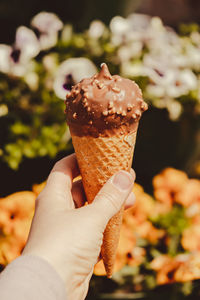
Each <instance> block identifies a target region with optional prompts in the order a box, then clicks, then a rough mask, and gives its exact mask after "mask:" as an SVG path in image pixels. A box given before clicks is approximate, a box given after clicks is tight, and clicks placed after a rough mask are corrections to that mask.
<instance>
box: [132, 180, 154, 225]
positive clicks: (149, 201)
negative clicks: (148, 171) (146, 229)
mask: <svg viewBox="0 0 200 300" xmlns="http://www.w3.org/2000/svg"><path fill="white" fill-rule="evenodd" d="M133 192H134V194H135V203H134V205H133V207H131V208H130V209H129V210H128V212H127V213H126V214H128V215H130V217H131V218H133V217H134V218H135V219H137V220H138V221H144V220H146V219H147V218H148V217H149V216H150V215H151V213H152V211H153V209H154V206H155V201H154V200H153V198H152V197H151V196H149V195H148V194H146V193H145V192H144V190H143V188H142V187H141V186H140V185H139V184H134V188H133ZM126 218H127V219H128V218H129V216H127V215H126Z"/></svg>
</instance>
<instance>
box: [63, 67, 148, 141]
mask: <svg viewBox="0 0 200 300" xmlns="http://www.w3.org/2000/svg"><path fill="white" fill-rule="evenodd" d="M147 108H148V106H147V104H146V103H145V102H144V101H143V99H142V93H141V90H140V88H139V87H138V85H137V84H136V83H135V82H134V81H131V80H129V79H125V78H122V77H120V76H118V75H114V76H111V74H110V72H109V70H108V67H107V65H106V64H102V66H101V70H100V72H99V73H98V74H96V75H94V76H92V77H91V78H86V79H83V80H82V81H81V82H79V83H78V84H76V85H75V86H74V87H73V88H72V90H71V92H70V94H68V95H67V100H66V116H67V122H68V124H69V125H70V130H71V132H72V133H74V134H76V135H78V136H82V135H83V136H87V135H88V136H94V137H98V136H111V135H112V134H115V132H116V130H117V129H118V128H119V130H120V132H122V134H124V133H129V132H130V131H133V130H134V129H137V125H138V121H139V119H140V117H141V115H142V112H143V111H145V110H146V109H147Z"/></svg>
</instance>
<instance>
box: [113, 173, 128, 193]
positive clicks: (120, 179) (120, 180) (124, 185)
mask: <svg viewBox="0 0 200 300" xmlns="http://www.w3.org/2000/svg"><path fill="white" fill-rule="evenodd" d="M112 182H113V184H114V186H116V187H117V188H118V189H120V190H123V191H125V190H128V189H130V187H131V186H132V185H133V177H132V176H131V175H130V174H129V173H128V172H126V171H119V172H118V173H117V174H115V175H114V178H113V180H112Z"/></svg>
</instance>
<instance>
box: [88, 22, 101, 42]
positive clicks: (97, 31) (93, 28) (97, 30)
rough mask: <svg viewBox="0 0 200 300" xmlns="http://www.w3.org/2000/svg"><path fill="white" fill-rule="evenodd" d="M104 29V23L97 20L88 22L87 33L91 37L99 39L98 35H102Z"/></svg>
mask: <svg viewBox="0 0 200 300" xmlns="http://www.w3.org/2000/svg"><path fill="white" fill-rule="evenodd" d="M104 30H105V25H104V23H103V22H101V21H99V20H94V21H92V22H91V23H90V27H89V30H88V35H89V37H91V38H93V39H99V38H100V37H102V35H103V33H104Z"/></svg>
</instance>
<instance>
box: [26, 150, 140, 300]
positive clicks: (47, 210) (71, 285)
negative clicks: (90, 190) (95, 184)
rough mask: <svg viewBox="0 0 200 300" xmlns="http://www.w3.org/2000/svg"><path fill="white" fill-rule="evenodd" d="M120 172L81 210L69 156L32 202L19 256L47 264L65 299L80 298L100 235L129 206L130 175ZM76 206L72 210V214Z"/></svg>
mask: <svg viewBox="0 0 200 300" xmlns="http://www.w3.org/2000/svg"><path fill="white" fill-rule="evenodd" d="M131 173H132V175H131V174H129V173H128V172H125V171H120V172H118V173H117V174H115V175H114V176H112V177H111V178H110V179H109V180H108V182H107V183H106V184H105V185H104V187H103V188H102V189H101V190H100V192H99V194H98V195H97V196H96V198H95V200H94V201H93V203H92V204H89V205H85V206H83V205H84V204H85V201H86V198H85V195H84V190H83V187H82V184H81V181H77V182H74V183H73V182H72V181H73V178H75V177H76V176H78V175H79V168H78V165H77V161H76V157H75V155H70V156H68V157H66V158H64V159H62V160H60V161H59V162H57V163H56V164H55V166H54V168H53V170H52V171H51V173H50V175H49V177H48V180H47V184H46V186H45V188H44V190H43V191H42V192H41V194H40V195H39V196H38V198H37V200H36V210H35V216H34V218H33V222H32V226H31V231H30V235H29V239H28V242H27V244H26V246H25V248H24V251H23V255H36V256H39V257H41V258H43V259H45V260H47V261H48V262H49V263H50V264H51V265H52V266H53V267H54V268H55V269H56V270H57V272H58V273H59V274H60V276H61V278H62V279H63V280H64V282H65V284H66V289H67V296H68V299H74V300H79V299H84V298H85V296H86V294H87V291H88V286H89V281H90V278H91V276H92V273H93V268H94V265H95V264H96V262H97V260H98V256H99V253H100V249H101V244H102V238H103V232H104V230H105V227H106V225H107V223H108V221H109V219H110V218H111V217H112V216H114V215H115V214H116V213H117V212H118V211H119V210H120V208H121V206H122V205H123V203H124V202H125V200H126V199H128V202H129V203H130V202H132V200H133V197H134V196H133V193H131V190H132V187H133V183H134V171H132V172H131ZM75 207H76V209H75Z"/></svg>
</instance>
